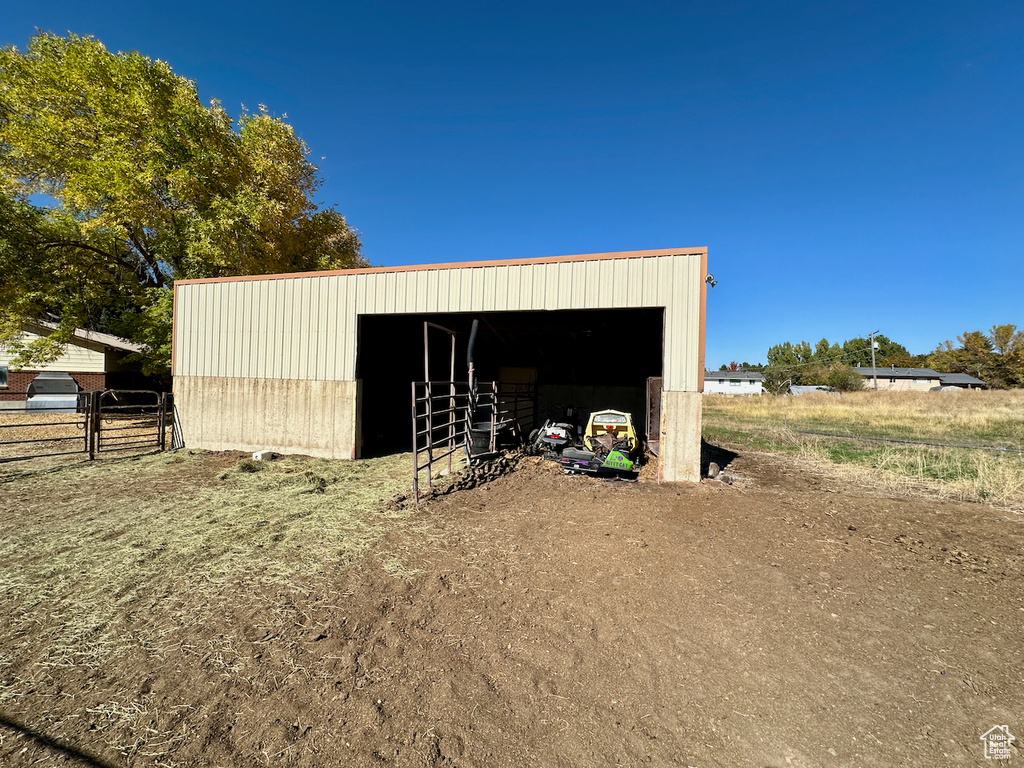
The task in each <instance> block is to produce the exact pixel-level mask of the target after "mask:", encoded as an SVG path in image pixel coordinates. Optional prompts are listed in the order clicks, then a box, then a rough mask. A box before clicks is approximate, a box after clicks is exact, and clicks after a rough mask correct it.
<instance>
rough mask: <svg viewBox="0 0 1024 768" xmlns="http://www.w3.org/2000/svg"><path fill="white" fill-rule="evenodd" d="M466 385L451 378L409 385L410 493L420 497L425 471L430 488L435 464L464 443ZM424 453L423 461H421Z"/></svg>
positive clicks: (449, 460) (460, 448)
mask: <svg viewBox="0 0 1024 768" xmlns="http://www.w3.org/2000/svg"><path fill="white" fill-rule="evenodd" d="M469 413H470V393H469V385H468V384H466V383H463V382H451V381H416V382H413V384H412V445H413V450H412V466H413V471H412V492H413V497H414V498H415V500H416V502H417V503H418V502H419V500H420V486H419V476H420V472H421V471H423V470H424V469H425V470H427V488H433V476H434V464H435V463H436V462H438V461H442V460H444V459H447V460H448V471H449V472H451V470H452V456H453V455H454V454H455V453H457V452H458V451H460V450H462V449H463V448H464V447H465V445H466V440H467V439H468V434H469V432H468V430H469V422H468V419H469ZM424 454H426V461H425V462H424V463H422V464H421V463H420V460H421V456H423V455H424Z"/></svg>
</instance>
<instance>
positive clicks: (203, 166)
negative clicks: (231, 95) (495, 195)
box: [0, 34, 366, 370]
mask: <svg viewBox="0 0 1024 768" xmlns="http://www.w3.org/2000/svg"><path fill="white" fill-rule="evenodd" d="M308 155H309V150H308V148H307V146H306V144H305V143H304V142H303V141H302V140H301V139H300V138H299V137H297V136H296V135H295V132H294V130H293V129H292V127H291V126H290V125H288V124H287V123H286V122H284V121H283V120H282V119H280V118H278V117H274V116H272V115H271V114H270V113H269V112H268V111H267V110H266V109H264V108H263V107H260V108H259V109H258V110H257V111H256V112H243V114H242V115H241V117H240V118H239V119H238V120H237V122H236V121H234V120H232V118H231V117H230V116H229V115H228V113H227V111H226V110H225V109H224V108H223V107H222V106H221V105H220V104H219V103H218V102H217V101H213V102H211V103H210V104H209V105H204V104H202V103H201V102H200V100H199V97H198V93H197V88H196V84H195V82H193V81H191V80H187V79H185V78H183V77H181V76H179V75H176V74H175V73H174V72H173V71H172V70H171V67H170V66H169V65H168V64H166V63H165V62H162V61H154V60H152V59H149V58H147V57H146V56H143V55H142V54H140V53H136V52H128V53H112V52H110V51H108V50H107V49H106V48H105V47H104V46H103V44H102V43H100V42H99V41H98V40H95V39H93V38H91V37H78V36H76V35H72V34H69V35H68V36H67V37H59V36H56V35H52V34H40V35H37V36H36V37H33V38H32V39H31V40H30V41H29V44H28V47H27V48H26V50H24V51H19V50H18V49H17V48H14V47H10V48H6V49H3V50H0V343H5V342H8V343H9V342H12V341H14V340H15V339H16V338H17V336H18V334H19V332H20V329H21V327H22V325H23V323H24V322H25V321H26V320H30V319H34V318H40V317H47V316H49V317H56V318H57V319H58V321H59V328H58V330H57V332H55V333H54V334H53V335H52V336H50V337H49V338H48V339H46V340H44V341H42V342H40V343H37V344H35V345H32V346H29V347H25V348H20V349H18V350H17V351H19V352H20V359H21V361H22V362H23V363H27V362H29V361H40V360H45V359H47V358H52V357H54V356H56V355H57V354H59V352H60V350H61V348H62V347H63V345H64V344H65V343H66V342H67V340H68V339H69V338H70V336H71V333H72V331H73V330H74V328H75V327H81V326H84V327H90V328H94V329H97V330H107V331H111V332H114V333H120V334H121V335H125V336H128V337H129V338H133V339H135V340H137V341H140V342H142V343H144V344H145V345H146V347H147V362H148V364H149V367H150V368H151V369H153V370H156V369H160V368H161V367H163V366H166V364H167V361H168V360H169V351H170V350H169V339H170V337H169V331H170V324H169V321H170V307H171V302H170V287H171V286H172V285H173V282H174V280H176V279H179V278H199V277H221V276H226V275H247V274H266V273H273V272H300V271H307V270H316V269H337V268H347V267H359V266H366V262H365V260H364V259H363V258H362V256H361V255H360V243H359V238H358V236H357V234H356V232H355V231H354V230H353V229H352V228H351V227H349V226H348V224H347V223H346V221H345V218H344V217H343V216H342V215H341V214H340V213H338V212H337V211H336V210H335V209H334V208H333V207H319V206H318V205H317V204H316V202H315V201H314V195H315V194H316V191H317V188H318V185H319V180H318V177H317V168H316V166H314V165H313V164H312V163H311V162H309V159H308Z"/></svg>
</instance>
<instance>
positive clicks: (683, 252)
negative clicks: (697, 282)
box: [174, 246, 708, 286]
mask: <svg viewBox="0 0 1024 768" xmlns="http://www.w3.org/2000/svg"><path fill="white" fill-rule="evenodd" d="M707 253H708V249H707V247H706V246H705V247H700V248H662V249H660V250H654V251H617V252H614V253H584V254H579V255H576V256H544V257H541V258H534V259H504V260H501V259H498V260H494V261H457V262H452V263H447V264H409V265H406V266H401V267H369V268H366V269H331V270H326V271H323V272H287V273H284V274H279V275H239V276H237V277H208V278H200V279H195V280H176V281H175V283H174V285H175V286H179V285H194V284H197V283H233V282H237V281H241V280H286V279H288V278H294V277H330V276H332V275H373V274H384V273H387V272H421V271H424V270H431V269H470V268H473V267H511V266H519V265H524V264H559V263H562V262H567V261H603V260H604V259H640V258H644V257H646V256H703V257H704V258H705V259H706V258H707Z"/></svg>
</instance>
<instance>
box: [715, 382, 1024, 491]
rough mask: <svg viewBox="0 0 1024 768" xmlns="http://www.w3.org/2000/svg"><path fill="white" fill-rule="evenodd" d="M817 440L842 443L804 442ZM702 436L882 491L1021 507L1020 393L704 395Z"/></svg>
mask: <svg viewBox="0 0 1024 768" xmlns="http://www.w3.org/2000/svg"><path fill="white" fill-rule="evenodd" d="M822 432H824V433H833V434H836V435H845V436H846V437H830V436H825V435H820V434H812V433H822ZM704 436H705V438H706V439H707V440H709V441H711V442H717V443H723V444H729V445H736V446H741V447H745V448H756V449H759V450H766V451H770V452H778V453H788V454H791V455H795V456H798V457H799V459H800V460H801V461H805V462H818V463H824V464H827V465H830V468H831V469H832V470H833V471H839V472H845V473H847V474H849V475H851V476H857V477H861V476H865V477H870V478H872V480H873V482H877V483H879V484H881V485H884V486H886V487H888V488H889V489H890V490H897V489H901V488H902V489H904V490H906V491H907V492H911V493H925V494H933V495H938V496H942V497H947V498H955V499H961V500H968V501H988V502H991V503H995V504H1002V505H1006V506H1013V507H1017V508H1021V507H1024V453H1022V451H1024V390H1010V391H963V392H856V393H848V394H842V395H838V394H825V393H820V394H819V393H814V394H808V395H801V396H800V397H772V396H767V395H766V396H762V397H752V398H737V397H727V396H724V395H710V396H705V398H704ZM871 438H884V439H883V440H872V439H871ZM900 441H918V442H917V443H915V442H900ZM919 443H924V444H919ZM928 443H930V445H929V444H928ZM965 446H972V447H965Z"/></svg>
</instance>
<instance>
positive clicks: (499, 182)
mask: <svg viewBox="0 0 1024 768" xmlns="http://www.w3.org/2000/svg"><path fill="white" fill-rule="evenodd" d="M553 7H554V9H553ZM36 27H39V28H41V29H44V30H48V31H52V32H55V33H58V34H64V33H66V32H67V31H68V30H70V31H73V32H76V33H78V34H91V35H94V36H96V37H97V38H99V39H100V40H102V41H103V42H104V43H105V44H106V45H107V47H108V48H110V49H112V50H130V49H134V50H138V51H141V52H142V53H144V54H146V55H148V56H150V57H153V58H159V59H163V60H165V61H167V62H168V63H170V64H171V66H172V67H173V68H174V70H175V71H176V72H177V73H179V74H181V75H184V76H186V77H189V78H192V79H195V80H196V81H197V82H198V84H199V89H200V93H201V95H202V97H203V98H204V100H209V99H211V98H218V99H220V100H221V102H222V103H223V104H224V105H225V107H226V108H227V109H228V110H229V112H231V113H233V114H237V112H238V111H239V109H240V105H241V104H245V105H246V106H248V107H250V108H255V107H256V105H258V104H260V103H262V104H266V105H267V107H268V108H269V109H270V110H271V111H272V112H273V113H275V114H278V115H282V114H286V115H287V118H288V121H289V122H290V123H291V124H292V125H294V126H295V128H296V130H297V131H298V132H299V133H300V134H301V136H302V137H303V138H304V139H305V140H306V142H307V143H308V144H309V146H310V148H311V149H312V156H313V158H314V160H315V162H316V163H317V164H318V165H319V167H320V169H321V172H322V175H323V178H324V183H323V187H322V189H321V199H322V202H324V203H327V204H334V205H336V206H337V208H338V210H340V211H341V212H342V213H344V214H345V215H346V216H347V217H348V220H349V223H350V224H352V225H353V226H355V227H356V228H357V229H359V231H360V232H361V233H362V237H363V243H364V250H365V254H366V256H367V257H368V258H369V259H370V260H371V262H373V263H375V264H383V265H396V264H408V263H418V262H436V261H463V260H471V259H489V258H517V257H531V256H552V255H560V254H569V253H590V252H599V251H618V250H634V249H647V248H671V247H676V246H697V245H706V246H708V248H709V249H710V256H709V263H710V271H712V272H713V273H714V274H715V276H716V278H717V279H718V280H719V285H718V287H717V288H715V289H714V290H712V291H710V292H709V306H708V337H707V344H708V348H707V361H708V365H709V367H718V365H719V364H721V363H724V362H728V361H730V360H739V361H742V360H747V361H750V362H757V361H763V359H764V355H765V352H766V350H767V348H768V346H769V345H771V344H773V343H777V342H781V341H785V340H790V341H799V340H801V339H807V340H809V341H811V342H815V341H817V340H818V339H820V338H821V337H822V336H827V337H828V338H829V340H831V341H837V340H838V341H841V340H843V339H845V338H849V337H853V336H861V335H864V334H865V333H867V332H868V331H873V330H876V329H881V331H882V332H883V333H885V334H886V335H888V336H889V337H890V338H893V339H895V340H897V341H900V342H902V343H903V344H905V345H906V346H907V347H908V348H909V349H910V351H911V352H914V353H920V352H926V351H929V350H931V349H932V348H934V346H935V345H936V344H937V343H938V342H940V341H942V340H944V339H947V338H953V337H954V336H955V335H956V334H958V333H962V332H963V331H965V330H973V329H981V330H987V329H988V328H989V327H990V326H991V325H992V324H993V323H1003V322H1014V323H1017V324H1018V325H1020V326H1024V260H1022V256H1024V254H1022V243H1024V205H1022V203H1024V3H1022V2H1020V0H1012V1H1011V2H1000V1H999V0H985V1H984V2H977V0H972V1H967V2H942V0H935V1H932V2H895V1H894V0H888V2H855V1H853V0H851V1H849V2H846V1H844V2H802V3H791V2H710V0H709V1H708V2H703V3H693V2H664V3H644V2H633V3H622V2H617V3H603V2H596V1H594V2H587V3H579V4H576V5H575V7H571V5H570V4H567V3H538V4H530V3H502V4H499V3H480V2H473V3H446V2H439V3H422V2H415V3H413V2H408V3H402V2H392V3H369V2H366V3H342V2H332V3H328V2H325V3H320V4H313V3H307V2H301V0H297V1H295V2H290V3H282V2H273V3H269V2H247V3H224V2H204V3H197V2H193V1H192V0H188V1H186V2H177V3H153V2H145V0H142V1H141V2H140V0H133V2H120V1H117V2H103V3H85V2H81V0H75V1H74V2H65V1H63V0H61V1H53V2H37V3H8V4H6V7H5V8H4V11H3V14H2V16H0V43H3V44H15V45H17V46H18V47H20V48H23V47H24V46H25V44H26V42H27V41H28V38H29V36H30V35H31V34H32V33H33V30H34V29H35V28H36ZM321 157H323V158H324V159H323V160H321V159H320V158H321Z"/></svg>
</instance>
